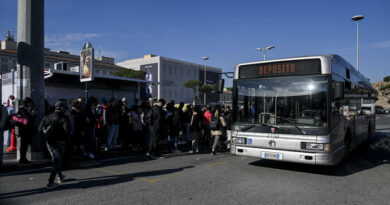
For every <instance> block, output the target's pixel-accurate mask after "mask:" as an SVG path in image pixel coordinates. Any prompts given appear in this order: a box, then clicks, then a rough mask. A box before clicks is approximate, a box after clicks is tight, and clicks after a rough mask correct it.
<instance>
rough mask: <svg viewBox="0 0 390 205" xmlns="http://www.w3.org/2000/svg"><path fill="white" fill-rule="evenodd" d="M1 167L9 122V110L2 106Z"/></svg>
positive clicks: (0, 127)
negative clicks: (6, 127)
mask: <svg viewBox="0 0 390 205" xmlns="http://www.w3.org/2000/svg"><path fill="white" fill-rule="evenodd" d="M0 112H1V113H0V114H1V116H0V117H1V118H0V143H1V144H0V167H1V166H2V165H3V148H4V131H5V123H6V122H7V120H8V112H7V109H6V108H5V107H4V106H3V105H1V104H0Z"/></svg>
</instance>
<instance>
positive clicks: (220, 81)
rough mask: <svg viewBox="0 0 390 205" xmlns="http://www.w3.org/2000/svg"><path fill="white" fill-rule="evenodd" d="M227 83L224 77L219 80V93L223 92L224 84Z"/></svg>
mask: <svg viewBox="0 0 390 205" xmlns="http://www.w3.org/2000/svg"><path fill="white" fill-rule="evenodd" d="M224 85H225V80H224V79H223V78H221V79H219V80H218V87H217V92H218V93H223V86H224Z"/></svg>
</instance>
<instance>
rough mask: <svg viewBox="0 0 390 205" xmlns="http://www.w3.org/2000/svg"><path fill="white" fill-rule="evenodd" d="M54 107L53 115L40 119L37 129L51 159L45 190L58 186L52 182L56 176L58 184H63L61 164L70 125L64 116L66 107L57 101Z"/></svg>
mask: <svg viewBox="0 0 390 205" xmlns="http://www.w3.org/2000/svg"><path fill="white" fill-rule="evenodd" d="M54 106H55V111H54V113H51V114H49V115H46V116H45V117H44V118H43V119H42V121H41V123H40V125H39V129H38V130H39V131H40V132H41V133H42V134H43V136H44V137H45V140H46V145H47V149H48V151H49V153H50V155H51V157H52V169H51V172H50V177H49V183H48V184H47V186H46V188H47V189H52V188H56V187H57V186H58V184H57V183H55V182H54V179H55V177H56V175H57V174H58V183H62V182H64V179H65V175H63V174H62V172H61V163H62V159H63V154H64V151H65V147H66V143H68V141H69V136H70V123H69V119H68V117H66V115H65V111H66V105H65V104H64V103H63V102H61V101H57V102H56V103H55V105H54Z"/></svg>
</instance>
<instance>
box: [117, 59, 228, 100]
mask: <svg viewBox="0 0 390 205" xmlns="http://www.w3.org/2000/svg"><path fill="white" fill-rule="evenodd" d="M117 65H119V66H122V67H125V68H128V69H134V70H142V71H145V72H146V73H147V74H146V78H147V80H148V81H157V82H160V84H158V85H150V86H149V89H148V90H149V93H150V95H151V97H153V98H158V99H160V98H164V99H165V100H171V99H173V100H175V101H176V102H177V103H178V102H185V103H191V102H192V101H193V90H192V89H189V88H185V87H184V86H183V84H184V83H185V82H187V81H189V80H200V81H202V82H204V81H203V80H204V70H205V65H200V64H195V63H190V62H186V61H181V60H177V59H172V58H167V57H163V56H156V55H152V54H150V55H145V56H144V57H143V58H136V59H129V60H125V61H123V62H120V63H117ZM221 72H222V69H221V68H215V67H211V66H206V79H207V84H217V83H218V80H219V78H220V77H221V76H220V74H221ZM218 101H219V94H218V93H216V92H212V93H209V94H207V103H213V102H215V103H216V102H218ZM197 103H200V104H202V103H203V98H202V97H201V98H200V99H198V100H197Z"/></svg>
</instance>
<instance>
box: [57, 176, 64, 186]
mask: <svg viewBox="0 0 390 205" xmlns="http://www.w3.org/2000/svg"><path fill="white" fill-rule="evenodd" d="M64 180H65V175H62V177H58V183H59V184H62V182H64Z"/></svg>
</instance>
